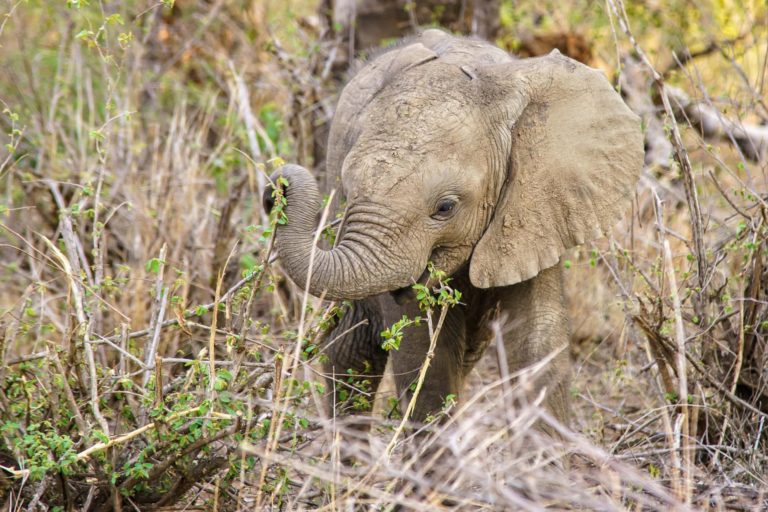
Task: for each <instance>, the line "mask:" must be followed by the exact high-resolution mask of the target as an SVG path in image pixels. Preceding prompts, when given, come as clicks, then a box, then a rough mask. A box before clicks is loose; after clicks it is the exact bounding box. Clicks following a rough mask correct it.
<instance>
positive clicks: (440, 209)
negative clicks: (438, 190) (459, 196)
mask: <svg viewBox="0 0 768 512" xmlns="http://www.w3.org/2000/svg"><path fill="white" fill-rule="evenodd" d="M456 203H457V201H456V200H455V199H453V198H450V197H449V198H445V199H441V200H440V201H439V202H438V203H437V207H436V208H435V213H433V214H432V218H433V219H438V220H445V219H448V218H449V217H451V216H453V214H454V212H455V211H456Z"/></svg>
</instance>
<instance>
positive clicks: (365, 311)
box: [322, 299, 388, 416]
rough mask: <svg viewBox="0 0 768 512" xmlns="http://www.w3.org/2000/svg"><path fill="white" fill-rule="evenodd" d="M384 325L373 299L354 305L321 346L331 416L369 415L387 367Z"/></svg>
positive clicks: (357, 302)
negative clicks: (324, 357) (382, 337)
mask: <svg viewBox="0 0 768 512" xmlns="http://www.w3.org/2000/svg"><path fill="white" fill-rule="evenodd" d="M383 329H384V323H383V319H382V316H381V312H380V310H379V306H378V303H377V301H376V300H375V299H364V300H359V301H355V302H353V303H352V306H351V307H350V309H349V310H348V311H346V313H345V314H344V316H343V317H342V318H341V321H340V322H339V325H338V326H336V327H335V328H334V330H333V331H332V332H331V333H330V335H329V336H328V339H327V341H326V342H325V343H324V345H323V348H322V350H323V353H324V354H325V355H326V357H327V359H326V361H325V362H324V364H323V366H324V373H325V376H326V381H327V383H328V388H329V393H328V397H329V400H328V403H329V408H330V409H331V413H332V415H333V416H344V415H348V414H365V413H369V412H370V411H371V409H372V407H373V399H374V395H375V393H376V390H377V388H378V387H379V384H380V382H381V378H382V376H383V374H384V368H385V367H386V364H387V355H388V354H387V352H386V351H385V350H384V349H383V348H381V331H382V330H383Z"/></svg>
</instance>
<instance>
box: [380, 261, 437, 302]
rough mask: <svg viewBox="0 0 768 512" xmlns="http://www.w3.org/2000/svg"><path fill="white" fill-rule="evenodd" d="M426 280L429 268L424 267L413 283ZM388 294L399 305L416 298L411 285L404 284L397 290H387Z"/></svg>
mask: <svg viewBox="0 0 768 512" xmlns="http://www.w3.org/2000/svg"><path fill="white" fill-rule="evenodd" d="M428 280H429V270H428V269H426V268H425V269H424V272H422V273H421V276H420V277H419V278H418V279H417V280H416V282H415V283H413V284H426V283H427V281H428ZM389 294H390V295H391V296H392V298H393V299H394V300H395V302H396V303H397V304H398V305H401V306H402V305H403V304H407V303H408V302H411V301H412V300H414V299H415V298H416V291H415V290H414V289H413V285H409V286H404V287H402V288H398V289H397V290H392V291H391V292H389Z"/></svg>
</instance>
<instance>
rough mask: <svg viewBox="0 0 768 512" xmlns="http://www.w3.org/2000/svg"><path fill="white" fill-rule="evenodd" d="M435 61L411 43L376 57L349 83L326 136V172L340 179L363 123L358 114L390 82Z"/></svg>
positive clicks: (419, 45) (431, 53) (417, 44)
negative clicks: (402, 74)
mask: <svg viewBox="0 0 768 512" xmlns="http://www.w3.org/2000/svg"><path fill="white" fill-rule="evenodd" d="M436 58H437V54H436V53H435V52H434V51H432V50H430V49H429V48H427V47H426V46H424V45H423V44H421V43H414V44H410V45H407V46H403V47H400V48H395V49H393V50H388V51H387V52H386V53H384V54H382V55H381V56H379V57H376V58H375V59H374V60H373V61H371V62H369V63H368V64H366V65H365V66H363V68H362V69H361V70H360V71H359V72H358V73H357V74H356V75H355V76H354V77H353V78H352V80H350V81H349V83H348V84H347V85H346V87H344V90H343V91H342V93H341V96H340V97H339V102H338V104H337V105H336V113H335V114H334V117H333V123H332V125H331V130H330V133H329V135H328V156H327V169H328V172H329V173H330V174H331V175H333V176H335V177H337V178H340V176H341V166H342V164H343V163H344V158H346V156H347V153H349V150H350V149H351V148H352V146H353V144H354V143H355V141H356V140H357V137H358V135H359V134H360V127H361V126H362V124H363V123H364V122H365V121H364V120H363V119H362V116H361V113H362V111H363V109H364V108H365V106H366V105H367V104H368V103H370V101H371V99H373V97H374V96H375V95H376V93H378V92H379V91H380V90H381V89H382V88H383V87H384V86H386V85H387V84H388V83H389V82H390V81H392V80H393V79H395V78H396V77H397V76H398V75H400V74H401V73H402V72H404V71H407V70H408V69H410V68H412V67H415V66H418V65H420V64H423V63H425V62H429V61H431V60H434V59H436Z"/></svg>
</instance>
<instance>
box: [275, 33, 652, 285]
mask: <svg viewBox="0 0 768 512" xmlns="http://www.w3.org/2000/svg"><path fill="white" fill-rule="evenodd" d="M642 140H643V139H642V134H641V130H640V122H639V120H638V118H637V117H636V116H635V115H634V114H633V113H632V112H631V111H630V110H629V109H628V108H627V107H626V106H625V105H624V103H623V101H622V100H621V98H620V96H619V94H617V93H616V91H614V90H613V88H612V87H611V85H610V83H609V82H608V81H607V80H606V78H605V77H604V76H603V74H602V73H601V72H599V71H597V70H594V69H591V68H589V67H586V66H584V65H582V64H580V63H578V62H576V61H573V60H571V59H568V58H566V57H564V56H562V55H560V54H559V53H557V52H556V51H555V52H553V53H551V54H550V55H548V56H546V57H540V58H533V59H524V60H517V59H514V58H512V57H510V56H509V55H508V54H507V53H506V52H504V51H502V50H500V49H498V48H495V47H493V46H491V45H489V44H487V43H483V42H480V41H473V40H468V39H460V38H454V37H452V36H449V35H447V34H445V33H443V32H440V31H437V30H428V31H426V32H425V33H423V34H422V35H421V36H419V37H418V38H416V39H413V40H411V41H410V42H407V43H405V44H403V45H401V46H399V47H397V48H395V49H392V50H390V51H388V52H386V53H384V54H383V55H381V56H379V57H378V58H376V59H374V60H373V61H371V62H369V63H368V64H367V65H366V66H365V67H363V69H362V70H361V71H360V72H359V73H358V74H357V75H356V76H355V77H354V78H353V79H352V80H351V81H350V83H349V84H348V85H347V86H346V87H345V89H344V91H343V92H342V94H341V97H340V100H339V104H338V107H337V112H336V115H335V117H334V120H333V123H332V126H331V132H330V139H329V151H328V161H327V167H328V172H329V173H330V176H331V180H330V181H331V182H333V180H334V179H335V180H336V182H337V183H338V184H340V185H341V187H342V189H343V193H344V195H345V196H346V198H347V210H346V214H345V218H344V223H343V229H342V232H341V233H340V234H339V240H338V241H337V244H336V246H335V247H334V248H332V249H330V250H321V249H319V248H315V247H314V232H315V229H316V225H315V224H316V219H317V213H318V210H319V208H320V195H319V193H318V190H317V186H316V184H315V181H314V179H313V178H312V176H311V175H310V174H309V173H308V172H307V171H306V170H304V169H303V168H301V167H298V166H291V165H289V166H285V167H284V168H283V169H282V170H281V171H280V172H282V174H283V175H284V176H285V177H286V178H287V179H288V182H289V185H288V187H287V190H286V192H285V193H286V199H287V206H286V210H285V213H286V215H287V218H288V222H287V224H286V225H284V226H279V228H278V229H277V232H276V248H277V250H278V253H279V256H280V257H281V259H282V262H283V266H284V268H285V270H286V272H287V273H288V275H289V276H290V277H291V278H292V279H293V280H294V281H295V282H296V283H297V284H298V285H300V286H302V287H303V286H305V285H308V289H309V291H310V293H312V294H314V295H320V294H323V293H325V294H326V296H327V297H328V298H334V299H359V298H363V297H367V296H371V295H374V294H378V293H382V292H386V291H393V290H397V289H400V288H403V287H407V286H410V285H411V284H413V283H414V282H416V281H417V280H419V279H420V277H421V276H422V274H423V273H424V271H425V268H426V266H427V263H428V261H433V262H434V263H435V266H436V267H438V268H440V269H441V270H444V271H446V272H448V273H449V274H450V273H453V272H455V271H457V270H458V269H460V268H462V267H463V266H464V265H467V264H468V265H469V276H470V279H471V281H472V284H473V285H475V286H476V287H479V288H488V287H496V286H507V285H512V284H515V283H518V282H521V281H524V280H527V279H529V278H531V277H534V276H535V275H536V274H538V273H539V272H540V271H542V270H543V269H546V268H548V267H551V266H553V265H555V264H556V263H557V262H558V260H559V258H560V256H561V255H562V254H563V252H564V251H565V250H566V249H568V248H570V247H572V246H574V245H578V244H582V243H585V242H587V241H589V240H592V239H594V238H596V237H599V236H602V234H604V233H606V232H607V231H608V229H610V227H611V225H612V224H613V223H614V222H615V221H616V220H617V219H618V217H619V215H620V214H621V213H622V211H623V210H624V209H625V207H626V203H627V201H628V199H629V197H630V195H631V192H632V190H633V188H634V185H635V182H636V180H637V178H638V175H639V172H640V170H641V166H642V162H643V142H642ZM310 256H312V257H310ZM310 261H311V263H312V265H313V267H312V272H311V273H309V266H310ZM308 276H309V278H308Z"/></svg>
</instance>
